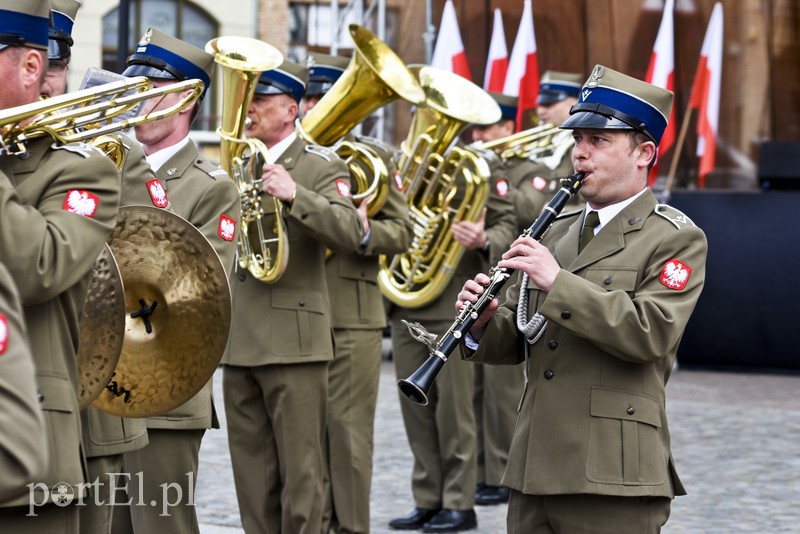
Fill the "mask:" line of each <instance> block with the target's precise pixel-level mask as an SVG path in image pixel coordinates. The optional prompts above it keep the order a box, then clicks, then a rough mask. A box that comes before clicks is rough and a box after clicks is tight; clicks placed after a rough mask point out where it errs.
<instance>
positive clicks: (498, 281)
mask: <svg viewBox="0 0 800 534" xmlns="http://www.w3.org/2000/svg"><path fill="white" fill-rule="evenodd" d="M584 177H585V173H582V172H579V173H576V174H572V175H570V176H567V177H566V178H561V180H560V181H561V189H559V190H558V192H556V194H555V195H554V196H553V198H552V199H551V200H550V202H549V203H548V204H547V205H546V206H545V207H544V209H543V210H542V213H541V214H540V215H539V217H537V218H536V220H535V221H534V222H533V224H531V226H530V227H529V228H528V229H527V230H525V231H524V232H523V233H522V234H521V235H520V238H523V237H532V238H533V239H535V240H537V241H538V240H540V239H541V238H542V236H543V235H544V233H545V232H546V231H547V229H548V228H550V225H551V224H552V223H553V221H554V220H555V218H556V217H557V216H558V214H559V213H561V210H562V209H564V206H565V205H566V204H567V202H568V201H569V199H570V198H572V196H573V195H575V194H576V193H577V192H578V190H579V189H580V188H581V184H582V183H583V178H584ZM513 273H514V269H507V268H504V267H497V266H494V267H492V268H491V269H490V270H489V273H488V275H489V278H491V281H490V282H489V284H488V285H487V286H486V290H485V291H484V292H483V293H482V294H481V295H480V296H479V297H478V300H477V301H476V302H468V303H466V304H465V305H464V306H462V307H461V311H459V313H458V316H457V317H456V320H455V322H453V324H452V325H451V326H450V328H449V329H448V330H447V332H445V333H444V335H443V336H442V337H441V339H440V340H439V341H438V343H437V342H436V336H435V335H433V334H430V333H429V332H427V331H426V330H425V328H424V327H422V326H421V325H419V324H417V323H414V324H409V323H407V322H406V321H403V322H404V323H406V326H408V329H409V331H410V332H411V335H412V336H413V337H414V338H415V339H417V340H418V341H421V342H423V343H426V344H427V345H428V347H429V348H430V349H431V353H430V356H428V359H427V360H426V361H425V363H423V364H422V365H421V366H420V367H419V369H417V370H416V371H414V373H413V374H412V375H411V376H409V377H408V378H406V379H401V380H399V381H398V383H397V385H398V387H399V388H400V391H401V392H402V393H403V394H404V395H405V396H406V397H408V398H409V399H410V400H412V401H414V402H416V403H417V404H422V405H426V404H428V391H430V388H431V386H432V385H433V382H434V380H436V376H437V375H438V374H439V371H441V369H442V367H443V366H444V364H445V362H447V358H448V357H449V356H450V354H452V353H453V351H454V350H455V349H456V348H457V347H458V345H459V344H460V343H461V342H462V341H463V339H464V336H466V334H467V332H469V330H470V328H472V325H474V324H475V321H477V319H478V317H480V315H481V313H483V312H484V311H485V310H486V308H487V307H488V306H489V304H491V302H492V300H493V299H494V298H496V297H497V296H498V295H499V294H500V291H501V290H502V288H503V286H504V285H505V283H506V281H507V280H508V279H509V278H510V277H511V275H512V274H513ZM434 343H435V344H434Z"/></svg>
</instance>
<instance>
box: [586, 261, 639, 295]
mask: <svg viewBox="0 0 800 534" xmlns="http://www.w3.org/2000/svg"><path fill="white" fill-rule="evenodd" d="M638 274H639V269H637V268H635V267H591V268H589V269H587V270H586V279H587V280H588V281H590V282H592V283H594V284H597V285H598V286H600V287H602V288H603V289H605V290H607V291H625V292H626V293H628V294H629V295H631V296H633V293H634V291H635V290H636V279H637V277H638Z"/></svg>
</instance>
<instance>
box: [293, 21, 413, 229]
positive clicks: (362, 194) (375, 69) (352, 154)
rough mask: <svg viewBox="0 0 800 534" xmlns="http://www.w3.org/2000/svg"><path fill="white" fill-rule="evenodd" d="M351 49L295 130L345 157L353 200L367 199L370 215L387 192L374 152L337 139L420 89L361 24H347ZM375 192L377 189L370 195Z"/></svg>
mask: <svg viewBox="0 0 800 534" xmlns="http://www.w3.org/2000/svg"><path fill="white" fill-rule="evenodd" d="M349 31H350V37H351V38H352V39H353V48H354V53H353V57H352V59H351V60H350V64H349V65H348V66H347V68H346V69H345V71H344V72H343V73H342V75H341V76H340V77H339V79H338V80H337V81H336V83H335V84H334V85H333V87H331V88H330V90H329V91H328V92H327V93H326V94H325V96H323V97H322V98H321V99H320V101H319V102H317V104H316V105H315V106H314V107H313V108H312V109H311V110H310V111H309V112H308V113H307V114H306V116H305V117H303V120H302V121H301V122H300V124H299V125H298V128H297V130H298V134H299V135H300V136H301V137H302V138H303V139H304V140H305V141H306V142H308V143H311V144H315V145H323V146H330V147H332V149H333V150H334V151H335V152H336V153H337V154H338V155H339V157H340V158H342V159H343V160H345V163H347V167H348V169H349V170H350V176H351V178H352V179H353V182H354V186H355V191H356V194H354V195H353V201H354V202H355V203H356V205H358V204H359V203H360V202H361V201H362V199H366V198H370V199H371V200H370V202H369V207H368V212H367V214H368V215H369V216H372V215H374V214H375V213H377V212H378V210H379V209H380V208H381V206H383V203H384V202H385V201H386V196H387V195H388V193H389V173H388V170H387V169H386V165H385V164H383V163H381V160H382V158H381V156H380V153H379V152H378V151H376V150H375V149H374V148H373V147H371V146H369V144H368V143H364V142H361V141H347V140H343V139H342V138H343V137H344V136H345V135H346V134H347V133H348V132H350V131H351V130H352V129H353V128H354V127H355V126H356V125H357V124H359V123H361V122H362V121H363V120H365V119H366V118H367V117H369V116H370V115H371V114H372V113H373V112H375V111H376V110H377V109H379V108H381V107H383V106H385V105H387V104H389V103H391V102H394V101H395V100H398V99H403V100H406V101H408V102H410V103H412V104H414V105H416V106H420V105H423V104H424V102H425V92H424V90H423V89H422V87H421V86H420V84H419V82H418V81H417V79H416V77H415V76H414V75H413V74H412V73H411V71H409V70H408V67H406V64H405V63H404V62H403V61H402V60H401V59H400V58H399V57H398V56H397V54H395V53H394V51H392V49H391V48H390V47H389V46H388V45H387V44H386V43H384V42H383V41H381V40H380V39H378V38H377V37H376V36H375V35H374V34H373V33H372V32H370V31H369V30H367V29H366V28H364V27H362V26H358V25H356V24H351V25H350V26H349ZM374 193H377V194H374Z"/></svg>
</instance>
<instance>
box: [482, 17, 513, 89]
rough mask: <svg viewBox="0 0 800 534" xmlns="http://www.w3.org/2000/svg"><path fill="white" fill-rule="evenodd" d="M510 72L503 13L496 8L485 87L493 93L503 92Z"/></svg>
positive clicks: (487, 60)
mask: <svg viewBox="0 0 800 534" xmlns="http://www.w3.org/2000/svg"><path fill="white" fill-rule="evenodd" d="M506 72H508V48H507V47H506V32H505V30H504V29H503V14H502V12H501V11H500V10H499V9H497V8H495V10H494V27H493V28H492V41H491V43H489V57H488V58H487V59H486V74H485V76H484V77H483V88H484V89H485V90H487V91H489V92H492V93H502V92H503V85H504V84H505V82H506Z"/></svg>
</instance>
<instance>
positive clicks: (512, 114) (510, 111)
mask: <svg viewBox="0 0 800 534" xmlns="http://www.w3.org/2000/svg"><path fill="white" fill-rule="evenodd" d="M498 106H500V113H501V114H502V117H501V120H502V119H508V120H512V121H516V120H517V106H508V105H503V104H499V103H498Z"/></svg>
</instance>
